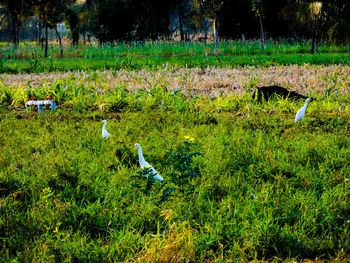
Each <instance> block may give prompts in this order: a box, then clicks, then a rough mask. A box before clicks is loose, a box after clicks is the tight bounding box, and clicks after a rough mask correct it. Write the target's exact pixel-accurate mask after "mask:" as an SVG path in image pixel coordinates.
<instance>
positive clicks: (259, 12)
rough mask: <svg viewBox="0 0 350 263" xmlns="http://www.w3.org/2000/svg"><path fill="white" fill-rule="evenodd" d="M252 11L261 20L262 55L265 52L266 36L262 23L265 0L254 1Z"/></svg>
mask: <svg viewBox="0 0 350 263" xmlns="http://www.w3.org/2000/svg"><path fill="white" fill-rule="evenodd" d="M252 11H253V12H254V14H255V16H256V17H257V18H258V19H259V23H260V47H261V51H262V53H264V50H265V36H264V27H263V23H262V19H263V18H264V8H263V0H252Z"/></svg>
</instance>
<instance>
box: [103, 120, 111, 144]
mask: <svg viewBox="0 0 350 263" xmlns="http://www.w3.org/2000/svg"><path fill="white" fill-rule="evenodd" d="M102 122H103V127H102V138H104V139H107V138H109V137H111V135H110V134H109V132H108V131H107V130H106V125H107V121H106V120H103V121H102Z"/></svg>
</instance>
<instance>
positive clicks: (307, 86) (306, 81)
mask: <svg viewBox="0 0 350 263" xmlns="http://www.w3.org/2000/svg"><path fill="white" fill-rule="evenodd" d="M58 80H61V81H63V82H64V83H72V81H73V82H74V83H75V84H76V85H80V84H83V85H91V86H98V87H99V88H100V89H101V90H105V89H106V88H107V89H109V88H113V87H116V86H121V87H125V88H127V89H129V90H137V89H140V88H146V89H151V88H157V87H166V88H167V89H169V90H180V89H182V90H184V91H185V92H187V93H192V94H198V95H209V96H218V95H220V94H229V93H237V94H241V93H242V92H245V91H251V89H252V88H253V87H256V86H266V85H279V86H282V87H285V88H288V89H289V90H295V91H297V92H299V93H301V94H304V95H311V96H312V95H313V94H316V93H320V92H324V91H325V90H326V89H330V88H332V89H337V91H338V92H339V93H341V94H347V93H349V87H350V66H339V65H331V66H317V65H304V66H298V65H291V66H271V67H251V66H249V67H248V66H247V67H237V68H233V69H231V68H216V67H207V68H191V69H188V68H181V69H173V68H167V67H164V68H162V69H159V70H156V71H149V70H141V71H127V70H120V71H110V70H105V71H95V72H84V71H79V72H73V73H72V72H62V73H41V74H19V75H7V74H3V75H0V81H2V82H3V83H4V84H5V85H6V86H10V85H15V86H18V85H21V86H22V87H23V86H26V85H28V86H29V85H30V86H31V87H38V86H40V85H41V84H45V85H52V84H54V83H55V82H56V81H58Z"/></svg>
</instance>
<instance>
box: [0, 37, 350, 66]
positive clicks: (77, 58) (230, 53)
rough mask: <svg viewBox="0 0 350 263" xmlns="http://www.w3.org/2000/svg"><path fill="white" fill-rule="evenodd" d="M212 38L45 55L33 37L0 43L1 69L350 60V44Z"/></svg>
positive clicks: (51, 51) (54, 50) (56, 49)
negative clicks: (312, 46) (314, 46)
mask: <svg viewBox="0 0 350 263" xmlns="http://www.w3.org/2000/svg"><path fill="white" fill-rule="evenodd" d="M212 50H213V44H211V43H209V44H204V43H199V42H185V43H182V42H150V43H137V42H135V43H130V44H128V43H119V44H116V45H103V46H80V47H78V48H76V47H71V46H67V47H65V52H64V57H63V58H60V50H59V47H58V46H57V45H50V49H49V57H50V58H48V59H43V57H44V53H43V50H42V49H41V48H40V47H38V46H37V45H35V44H33V43H22V45H20V47H19V48H16V47H13V46H11V45H9V46H7V47H1V52H0V54H1V58H0V73H23V72H24V73H29V72H32V73H39V72H49V71H74V70H103V69H117V70H118V69H130V70H140V69H154V68H159V67H164V66H165V65H168V66H171V67H175V68H179V67H190V68H191V67H207V66H217V67H234V66H243V65H263V66H270V65H275V64H280V65H291V64H298V65H303V64H316V65H330V64H343V65H348V64H349V61H350V55H349V54H350V53H349V51H350V48H349V46H348V45H345V46H333V45H324V44H323V45H322V44H321V45H320V46H319V53H317V54H314V55H311V54H309V43H307V42H299V43H288V42H287V41H282V42H275V41H271V40H270V41H267V43H266V50H265V53H264V54H261V50H260V46H259V42H258V41H246V42H242V41H224V42H221V43H220V45H219V50H218V52H217V53H216V54H213V53H212Z"/></svg>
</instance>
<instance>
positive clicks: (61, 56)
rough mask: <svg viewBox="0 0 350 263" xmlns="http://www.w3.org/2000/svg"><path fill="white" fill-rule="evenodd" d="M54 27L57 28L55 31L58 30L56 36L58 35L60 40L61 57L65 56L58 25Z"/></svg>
mask: <svg viewBox="0 0 350 263" xmlns="http://www.w3.org/2000/svg"><path fill="white" fill-rule="evenodd" d="M54 28H55V31H56V36H57V37H58V41H59V42H60V55H61V57H63V47H62V40H61V36H60V34H59V33H58V30H57V26H56V25H55V26H54Z"/></svg>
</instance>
